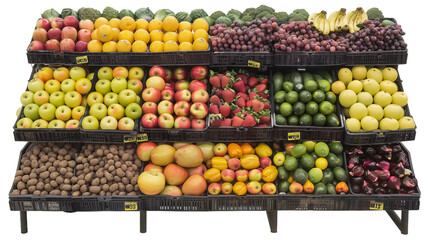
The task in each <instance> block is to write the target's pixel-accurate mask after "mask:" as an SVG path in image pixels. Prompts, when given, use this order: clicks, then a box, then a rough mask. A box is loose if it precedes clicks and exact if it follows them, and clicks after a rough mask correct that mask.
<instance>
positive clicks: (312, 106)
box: [305, 101, 319, 115]
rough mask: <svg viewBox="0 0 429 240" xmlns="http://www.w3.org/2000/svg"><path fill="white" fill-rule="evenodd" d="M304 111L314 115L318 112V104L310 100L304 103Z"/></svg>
mask: <svg viewBox="0 0 429 240" xmlns="http://www.w3.org/2000/svg"><path fill="white" fill-rule="evenodd" d="M305 112H306V113H308V114H310V115H314V114H316V113H318V112H319V104H317V103H316V102H314V101H311V102H309V103H307V104H306V105H305Z"/></svg>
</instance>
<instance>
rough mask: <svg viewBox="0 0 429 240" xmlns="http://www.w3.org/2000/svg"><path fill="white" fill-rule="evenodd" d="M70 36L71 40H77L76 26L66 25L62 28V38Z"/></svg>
mask: <svg viewBox="0 0 429 240" xmlns="http://www.w3.org/2000/svg"><path fill="white" fill-rule="evenodd" d="M66 38H70V39H71V40H73V42H74V41H76V39H77V31H76V28H74V27H64V28H63V29H62V30H61V39H66Z"/></svg>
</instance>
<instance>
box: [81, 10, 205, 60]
mask: <svg viewBox="0 0 429 240" xmlns="http://www.w3.org/2000/svg"><path fill="white" fill-rule="evenodd" d="M94 28H95V30H94V31H93V32H92V34H91V39H92V40H91V41H90V42H89V43H88V51H89V52H147V51H148V50H149V51H150V52H170V51H205V50H208V48H209V44H208V39H209V34H208V30H209V24H208V23H207V21H206V20H204V19H202V18H198V19H196V20H195V21H194V22H193V24H191V23H190V22H186V21H183V22H180V23H179V21H178V20H177V19H176V18H175V17H173V16H168V17H166V18H165V19H164V20H163V21H161V20H158V19H153V20H151V21H150V22H148V21H146V20H145V19H138V20H134V19H133V18H131V17H128V16H125V17H123V18H122V19H118V18H112V19H111V20H110V21H109V20H107V19H106V18H104V17H100V18H98V19H97V20H96V21H95V22H94Z"/></svg>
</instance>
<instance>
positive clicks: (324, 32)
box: [323, 18, 331, 35]
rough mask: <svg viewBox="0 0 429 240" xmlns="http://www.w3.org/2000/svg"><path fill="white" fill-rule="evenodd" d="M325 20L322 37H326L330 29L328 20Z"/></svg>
mask: <svg viewBox="0 0 429 240" xmlns="http://www.w3.org/2000/svg"><path fill="white" fill-rule="evenodd" d="M324 20H325V28H324V29H323V35H328V34H329V33H330V32H331V28H330V26H329V21H328V19H326V18H325V19H324Z"/></svg>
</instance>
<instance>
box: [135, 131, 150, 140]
mask: <svg viewBox="0 0 429 240" xmlns="http://www.w3.org/2000/svg"><path fill="white" fill-rule="evenodd" d="M148 140H149V138H148V137H147V133H140V134H137V138H136V142H147V141H148Z"/></svg>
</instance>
